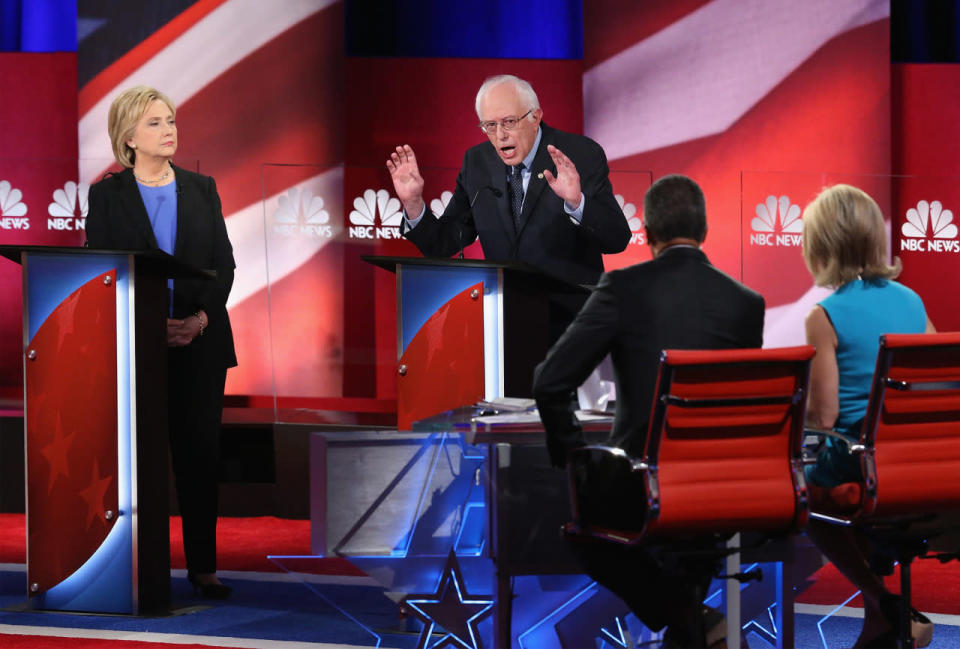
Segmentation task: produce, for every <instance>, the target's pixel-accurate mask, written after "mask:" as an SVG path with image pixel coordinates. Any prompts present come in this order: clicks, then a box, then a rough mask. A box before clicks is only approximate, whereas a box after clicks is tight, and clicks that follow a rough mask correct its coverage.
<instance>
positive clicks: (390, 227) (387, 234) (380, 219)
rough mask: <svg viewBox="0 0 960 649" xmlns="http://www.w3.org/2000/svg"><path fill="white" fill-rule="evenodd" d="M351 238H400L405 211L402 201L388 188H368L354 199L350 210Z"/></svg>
mask: <svg viewBox="0 0 960 649" xmlns="http://www.w3.org/2000/svg"><path fill="white" fill-rule="evenodd" d="M349 218H350V230H349V235H350V238H351V239H399V238H400V236H401V235H400V224H401V223H402V222H403V212H402V211H401V209H400V201H399V199H397V198H394V197H392V196H390V193H389V192H388V191H387V190H386V189H381V190H378V191H374V190H372V189H368V190H366V191H365V192H363V196H358V197H357V198H355V199H353V210H351V211H350V217H349Z"/></svg>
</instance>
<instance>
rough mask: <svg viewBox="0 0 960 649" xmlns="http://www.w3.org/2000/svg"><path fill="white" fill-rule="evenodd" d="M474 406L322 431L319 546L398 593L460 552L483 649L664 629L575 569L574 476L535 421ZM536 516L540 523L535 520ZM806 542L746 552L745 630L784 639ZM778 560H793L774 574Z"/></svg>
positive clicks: (591, 642) (415, 589) (597, 425)
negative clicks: (784, 596) (773, 616)
mask: <svg viewBox="0 0 960 649" xmlns="http://www.w3.org/2000/svg"><path fill="white" fill-rule="evenodd" d="M475 414H476V411H475V410H473V409H460V410H458V411H452V412H449V413H445V414H443V415H441V416H439V417H433V418H430V419H427V420H424V421H422V422H419V423H418V424H417V425H416V427H417V429H418V431H420V432H413V433H403V432H400V433H398V432H395V431H352V432H335V433H334V432H323V433H319V432H318V433H314V434H313V435H312V440H311V467H312V469H311V474H312V478H311V483H312V484H313V485H314V488H313V489H312V490H311V507H312V509H313V516H312V520H313V525H312V534H313V541H314V543H313V552H314V554H316V555H327V556H329V555H332V554H337V555H341V556H345V557H347V558H349V559H350V561H351V562H352V563H354V564H356V565H357V566H358V567H359V568H360V569H362V570H364V572H366V573H367V574H368V575H370V576H371V577H373V578H374V579H376V580H377V581H378V582H379V583H380V585H381V586H382V587H383V588H384V589H385V590H386V591H387V592H388V593H392V594H395V595H393V597H394V599H402V597H403V596H404V595H406V594H409V593H432V592H434V591H435V589H436V588H437V582H438V579H439V575H441V571H442V569H443V567H444V562H445V560H446V557H447V555H448V553H449V551H450V550H451V549H454V550H455V551H456V556H457V559H458V561H459V565H460V568H461V570H462V573H463V576H464V578H465V580H466V583H467V590H468V591H469V593H470V594H471V595H477V594H479V595H483V596H484V599H492V600H493V603H494V606H493V609H492V613H488V614H487V615H488V617H486V618H485V622H484V623H483V624H482V625H481V629H480V630H481V632H482V635H483V637H484V642H483V644H484V646H488V647H489V646H493V647H515V646H521V647H526V648H529V647H537V648H538V649H541V648H552V647H583V646H595V639H596V638H598V637H600V636H601V632H602V630H604V629H605V630H607V631H612V632H613V633H614V635H616V634H617V632H618V628H617V625H618V624H619V623H623V624H624V626H626V625H627V623H629V624H630V625H631V627H632V628H631V629H630V630H631V633H632V635H633V639H634V640H635V641H638V642H639V641H644V640H652V639H655V637H656V636H654V635H653V634H651V633H650V632H649V630H646V629H643V628H642V627H641V626H640V625H639V623H636V624H633V617H632V616H629V617H628V613H629V611H628V609H627V608H626V606H625V605H624V604H623V603H622V602H621V601H620V600H619V599H617V598H615V597H614V596H613V595H612V594H609V593H608V592H607V591H606V590H604V589H600V588H599V587H597V586H596V585H591V584H592V582H591V581H590V580H589V579H588V578H587V577H585V576H581V575H579V574H578V573H579V570H580V569H579V567H578V565H577V564H576V563H575V561H574V559H573V557H572V555H571V554H568V553H567V552H566V544H565V542H564V541H563V540H562V538H561V537H560V535H559V533H558V528H559V525H560V524H561V523H563V522H566V521H567V520H569V510H568V508H567V498H566V497H562V498H557V497H556V495H557V494H559V495H561V496H563V495H564V494H566V475H565V473H564V472H563V471H560V470H557V469H553V468H551V467H549V459H548V456H547V453H546V450H545V449H544V448H543V447H542V443H543V433H542V430H541V429H540V427H539V425H530V426H526V425H520V426H515V425H512V424H503V425H496V426H492V425H491V426H487V425H486V424H485V423H484V422H483V421H482V420H481V421H477V420H476V419H475V417H474V416H475ZM609 425H610V422H609V420H606V421H598V422H590V423H588V424H587V428H588V429H590V431H591V433H592V434H593V435H594V436H596V437H598V438H605V437H606V434H607V429H608V427H609ZM530 464H532V465H533V468H532V469H528V468H527V467H528V466H529V465H530ZM494 467H495V468H494ZM360 476H362V479H358V477H360ZM520 478H525V483H530V482H533V483H534V486H536V487H537V488H538V491H539V492H540V493H542V494H553V495H554V498H552V499H548V500H547V501H546V502H544V499H543V498H540V502H537V504H536V505H535V506H534V505H531V499H530V497H528V498H526V500H524V499H523V498H524V496H525V495H527V496H529V494H524V493H523V490H524V489H526V488H527V486H526V484H518V480H519V479H520ZM537 524H539V530H536V531H530V530H529V529H528V528H530V527H531V526H536V525H537ZM799 538H802V537H799ZM807 549H808V548H807V547H804V546H801V547H800V548H799V549H798V548H797V547H796V539H794V540H791V541H790V543H789V544H788V545H787V546H785V547H782V548H779V549H777V550H776V551H775V553H773V554H767V555H765V556H755V557H754V556H751V554H753V553H750V554H746V555H745V556H744V563H745V566H744V567H749V562H755V561H761V562H764V563H765V565H764V572H765V579H764V581H763V582H762V583H759V584H758V583H756V582H753V583H751V584H750V585H749V587H745V588H744V590H743V591H742V595H741V602H740V605H741V610H742V612H743V617H742V620H743V621H748V622H747V626H746V627H744V633H747V632H749V631H750V630H751V629H752V630H754V631H756V632H757V633H759V634H761V635H762V636H764V637H765V638H766V639H767V640H769V641H771V642H772V643H776V642H777V641H778V640H777V638H775V637H774V636H775V633H774V632H773V629H772V626H771V625H770V623H769V616H768V609H769V607H770V605H771V602H774V601H776V600H777V599H778V591H779V593H789V591H790V588H791V587H792V585H793V584H797V583H801V582H802V581H803V579H804V578H805V577H806V575H807V574H809V572H812V569H815V568H817V567H819V566H820V565H822V562H821V561H820V559H819V554H817V553H816V552H813V553H810V552H805V550H807ZM787 557H793V560H792V561H790V559H788V558H787ZM776 562H788V563H784V565H783V568H782V571H780V572H779V574H778V570H780V569H779V568H778V567H777V563H776ZM791 564H792V565H791ZM808 566H809V568H808ZM532 575H537V576H538V577H533V576H532ZM541 575H546V577H540V576H541ZM514 577H517V579H514ZM778 577H779V579H778ZM778 581H779V586H780V587H779V588H777V586H778ZM542 584H547V585H548V586H549V592H548V591H544V590H542V589H541V585H542ZM566 586H569V588H568V589H567V590H566V591H562V590H561V587H566ZM729 590H730V591H731V592H734V593H735V592H736V590H737V589H729ZM711 592H712V593H713V599H711V600H709V601H708V603H709V604H711V605H713V606H721V607H722V606H723V603H722V601H721V591H720V587H719V586H718V585H715V586H714V587H713V588H711ZM531 593H532V594H531ZM514 595H516V597H514ZM578 596H579V599H577V597H578ZM782 601H784V600H782ZM785 601H792V600H789V599H788V600H785ZM513 603H515V604H516V606H511V604H513ZM788 611H789V609H787V611H786V612H788ZM731 619H739V616H735V615H732V616H731ZM753 620H757V622H754V621H753ZM784 623H785V624H784V627H785V628H784V627H781V629H783V630H785V631H787V634H786V636H787V638H788V639H787V640H786V642H784V641H783V640H780V645H779V646H790V640H791V639H792V634H790V633H789V618H788V619H786V620H784ZM534 627H536V628H534ZM608 644H610V642H609V639H608ZM737 646H739V645H737Z"/></svg>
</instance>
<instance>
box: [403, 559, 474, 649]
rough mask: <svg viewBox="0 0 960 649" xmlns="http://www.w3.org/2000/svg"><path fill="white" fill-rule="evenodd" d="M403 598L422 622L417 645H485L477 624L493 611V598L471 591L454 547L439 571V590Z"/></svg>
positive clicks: (467, 648) (430, 648)
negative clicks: (437, 633) (434, 638)
mask: <svg viewBox="0 0 960 649" xmlns="http://www.w3.org/2000/svg"><path fill="white" fill-rule="evenodd" d="M403 601H404V604H405V605H406V606H407V607H408V608H409V609H410V611H411V612H412V613H413V615H414V617H416V618H417V619H419V620H420V621H421V622H423V630H422V631H421V632H420V640H419V642H418V643H417V649H435V648H436V647H443V646H454V647H462V648H463V649H482V647H483V641H482V640H481V638H480V633H479V631H478V630H477V625H478V624H479V623H480V620H481V619H483V618H484V617H486V616H487V615H489V614H490V613H491V611H492V609H493V599H492V598H491V597H483V596H476V595H470V594H469V593H468V592H467V589H466V585H465V584H464V583H463V575H462V574H461V573H460V566H459V564H458V563H457V555H456V554H454V552H453V550H451V551H450V554H449V555H448V556H447V564H446V566H445V567H444V569H443V572H442V573H440V581H439V583H438V584H437V590H436V591H435V592H433V593H426V594H411V595H407V597H406V598H405V599H404V600H403ZM437 627H439V628H440V629H442V630H443V635H442V636H441V637H440V639H439V640H437V641H436V642H434V643H432V644H430V638H431V636H432V635H433V633H434V629H435V628H437Z"/></svg>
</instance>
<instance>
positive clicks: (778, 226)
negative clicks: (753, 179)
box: [750, 195, 803, 246]
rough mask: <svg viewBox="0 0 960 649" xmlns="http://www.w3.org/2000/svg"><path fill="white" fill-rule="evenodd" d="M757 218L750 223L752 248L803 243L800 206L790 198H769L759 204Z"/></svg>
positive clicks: (771, 196)
mask: <svg viewBox="0 0 960 649" xmlns="http://www.w3.org/2000/svg"><path fill="white" fill-rule="evenodd" d="M755 211H756V214H757V215H756V216H755V217H754V218H753V220H751V221H750V229H751V230H752V232H751V233H750V245H751V246H799V245H801V244H802V243H803V235H802V234H801V233H802V232H803V221H801V220H800V206H799V205H795V204H792V203H791V202H790V197H789V196H781V197H780V198H777V197H776V196H773V195H770V196H767V200H765V201H764V202H763V203H757V207H756V210H755Z"/></svg>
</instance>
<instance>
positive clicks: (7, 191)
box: [0, 180, 30, 230]
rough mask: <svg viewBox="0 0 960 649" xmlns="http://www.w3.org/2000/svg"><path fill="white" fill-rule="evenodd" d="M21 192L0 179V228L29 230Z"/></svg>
mask: <svg viewBox="0 0 960 649" xmlns="http://www.w3.org/2000/svg"><path fill="white" fill-rule="evenodd" d="M22 198H23V192H21V191H20V190H19V189H16V188H15V187H14V186H13V185H11V184H10V182H9V181H7V180H0V229H2V230H29V229H30V219H28V218H27V206H26V205H24V204H23V202H22V201H21V199H22Z"/></svg>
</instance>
